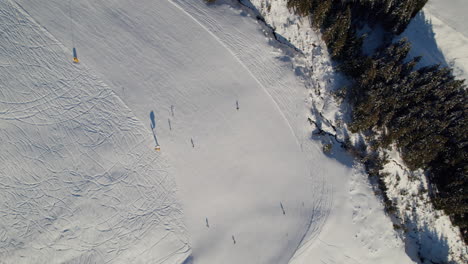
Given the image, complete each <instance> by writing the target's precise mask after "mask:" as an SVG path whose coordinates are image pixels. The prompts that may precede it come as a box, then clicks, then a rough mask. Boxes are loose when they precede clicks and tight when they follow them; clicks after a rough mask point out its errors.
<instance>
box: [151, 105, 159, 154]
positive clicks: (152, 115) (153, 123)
mask: <svg viewBox="0 0 468 264" xmlns="http://www.w3.org/2000/svg"><path fill="white" fill-rule="evenodd" d="M150 120H151V124H150V125H151V131H153V137H154V142H155V144H156V146H159V143H158V138H157V137H156V133H155V132H154V129H155V128H156V118H155V117H154V111H151V112H150Z"/></svg>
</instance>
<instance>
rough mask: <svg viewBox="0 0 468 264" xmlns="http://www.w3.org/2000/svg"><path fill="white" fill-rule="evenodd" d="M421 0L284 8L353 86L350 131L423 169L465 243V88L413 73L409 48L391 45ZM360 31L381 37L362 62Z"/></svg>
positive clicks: (438, 71) (434, 69)
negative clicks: (377, 31)
mask: <svg viewBox="0 0 468 264" xmlns="http://www.w3.org/2000/svg"><path fill="white" fill-rule="evenodd" d="M426 2H427V0H349V1H344V0H289V1H288V7H289V8H290V9H293V10H295V12H297V13H298V14H300V15H303V16H309V17H310V18H311V20H310V21H311V24H312V26H314V27H315V28H317V29H319V30H321V31H322V38H323V40H324V41H325V42H326V43H327V46H328V48H329V50H330V54H331V56H332V58H334V59H335V60H336V61H338V62H339V70H341V71H342V72H344V73H345V74H347V75H348V76H349V77H350V78H351V80H352V82H353V85H352V86H351V87H350V88H349V89H348V90H347V91H346V92H347V98H348V100H349V102H351V104H352V105H353V107H354V108H353V109H354V110H353V121H352V123H351V124H349V127H350V129H351V130H352V131H353V132H365V133H366V134H367V135H370V136H369V137H368V139H369V143H370V144H371V145H372V147H373V148H374V149H378V148H387V147H389V146H390V145H391V144H394V145H395V146H396V147H397V148H398V149H399V150H400V152H401V154H402V157H403V160H404V161H405V163H406V165H407V166H408V167H409V168H410V169H412V170H416V169H419V168H422V169H424V170H426V172H427V173H428V175H429V179H430V180H431V184H432V185H433V186H434V189H435V191H434V192H433V197H432V198H433V199H432V200H433V203H434V205H435V206H436V208H438V209H443V210H444V211H445V212H446V213H447V214H448V215H449V216H450V217H451V219H452V221H453V223H454V224H456V225H458V226H459V227H460V228H461V231H462V234H463V236H464V239H465V241H467V240H468V239H467V238H468V219H467V217H468V192H467V188H468V163H467V160H468V136H467V135H468V133H467V131H468V121H467V115H468V105H467V102H468V101H467V99H468V95H467V90H466V86H465V85H464V81H460V80H455V78H454V77H453V75H452V72H451V70H450V69H447V68H442V67H439V65H434V66H429V67H423V68H421V69H418V70H415V65H416V64H417V63H418V61H419V60H420V58H418V57H417V58H407V55H408V52H409V50H410V48H411V44H410V43H408V41H406V40H402V41H399V42H397V43H393V42H392V40H393V37H394V36H395V35H396V34H399V33H401V32H402V31H404V29H405V28H406V26H407V25H408V23H409V22H410V20H411V18H412V17H414V16H415V15H416V13H417V12H418V11H419V10H420V9H421V8H422V7H423V6H424V4H425V3H426ZM363 25H368V26H370V27H373V26H375V25H380V26H382V27H383V28H384V29H385V30H386V31H387V33H386V36H387V37H386V38H385V40H384V42H383V43H381V44H382V45H381V48H380V49H379V50H377V51H376V52H375V53H374V54H371V55H364V53H363V52H362V43H363V41H364V38H363V37H362V36H358V35H357V34H356V32H358V29H359V28H361V27H362V26H363Z"/></svg>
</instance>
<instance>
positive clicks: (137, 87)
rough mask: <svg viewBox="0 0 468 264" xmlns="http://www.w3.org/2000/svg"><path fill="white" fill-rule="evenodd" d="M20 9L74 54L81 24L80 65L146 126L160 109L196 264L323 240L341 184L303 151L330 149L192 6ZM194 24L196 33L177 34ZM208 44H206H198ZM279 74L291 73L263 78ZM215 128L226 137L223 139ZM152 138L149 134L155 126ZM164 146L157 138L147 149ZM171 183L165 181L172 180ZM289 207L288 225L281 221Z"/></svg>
mask: <svg viewBox="0 0 468 264" xmlns="http://www.w3.org/2000/svg"><path fill="white" fill-rule="evenodd" d="M17 2H18V3H21V5H22V6H23V7H24V9H26V10H28V12H30V13H31V16H33V17H35V18H36V19H38V21H39V22H40V23H41V24H43V25H44V27H45V28H47V29H48V31H49V32H51V34H53V35H54V36H55V37H56V38H57V39H59V40H60V41H61V42H62V43H65V44H66V45H69V44H68V43H67V42H69V36H70V33H69V32H68V29H67V25H68V24H70V23H68V20H69V19H71V20H72V22H71V23H72V24H73V28H74V29H76V31H74V32H73V34H74V42H75V43H76V45H77V46H78V54H79V57H80V58H81V64H80V66H81V65H87V66H89V67H90V68H92V69H94V70H96V75H97V77H94V78H95V79H96V80H97V79H102V80H103V81H104V82H105V83H106V84H108V85H109V86H110V87H111V88H112V89H113V90H114V92H115V93H117V94H118V95H119V96H120V97H121V98H122V99H123V100H124V102H125V103H126V104H127V105H128V106H129V107H130V108H131V109H132V111H133V112H134V113H135V114H136V115H137V117H138V119H139V120H141V121H143V122H145V120H148V119H147V118H148V117H147V115H148V113H149V112H150V111H153V110H154V115H155V116H156V119H157V121H156V133H157V134H158V140H159V141H160V143H161V145H162V151H163V152H165V153H168V157H169V159H170V163H171V164H172V165H174V173H175V175H176V179H177V180H178V182H179V185H180V189H181V197H182V203H183V204H184V211H185V212H186V215H185V216H186V220H185V221H186V222H187V225H188V228H189V231H190V233H191V235H192V239H191V240H192V242H191V244H192V245H193V247H194V251H193V254H194V257H193V260H194V261H197V262H198V261H200V262H201V263H220V262H223V263H247V262H255V263H271V262H272V261H273V260H274V261H275V262H278V263H283V262H287V260H288V259H289V258H290V257H291V256H292V255H293V254H294V251H295V250H296V248H297V246H298V245H299V244H300V243H301V242H302V241H304V240H306V239H308V238H309V237H310V236H311V235H312V234H311V235H308V236H307V237H306V236H305V235H304V232H305V231H306V230H313V231H314V232H313V233H314V234H316V233H318V232H319V231H320V229H321V225H323V223H324V220H325V219H326V215H327V214H328V211H329V210H328V209H329V207H330V201H331V200H330V198H331V195H330V190H329V188H330V186H328V185H327V184H326V181H324V177H325V176H326V174H327V172H326V167H327V166H330V165H327V162H326V161H325V162H323V163H321V164H315V168H314V170H312V168H311V166H310V165H306V164H307V162H306V160H305V159H304V157H303V155H304V154H303V152H301V147H302V151H304V152H307V151H308V150H309V149H308V148H311V150H312V151H313V153H317V150H320V148H319V147H318V146H315V145H310V146H309V145H307V144H305V143H304V141H307V140H308V134H307V133H306V132H305V131H299V132H301V133H303V134H302V135H301V136H298V134H297V133H298V130H297V127H294V126H293V125H291V124H292V123H291V122H292V120H299V119H303V120H306V117H305V116H304V117H297V116H294V118H295V119H290V118H291V116H288V114H291V113H288V114H285V113H284V112H282V111H280V109H281V105H280V104H278V102H277V101H276V100H271V99H269V98H268V96H269V93H268V92H267V91H266V89H265V87H264V83H265V82H263V83H262V82H261V81H259V80H258V79H256V78H255V76H254V75H253V73H252V72H251V71H249V69H248V67H246V65H244V64H243V61H242V60H239V59H238V58H237V57H235V56H233V52H232V51H231V50H229V48H228V49H226V46H225V45H223V44H222V43H221V42H219V38H217V37H216V36H215V35H213V34H212V33H211V32H209V31H207V30H206V28H203V27H202V26H201V25H198V24H197V23H195V25H191V24H193V23H191V22H188V21H187V19H186V18H184V16H185V17H187V18H189V19H190V20H191V21H192V22H193V18H190V17H189V16H187V14H186V13H184V12H182V10H180V8H176V6H174V8H176V9H177V10H178V11H176V10H175V9H174V8H170V7H169V6H168V5H173V4H172V3H171V2H167V4H165V2H151V3H150V2H141V3H138V4H133V5H130V4H128V3H125V2H124V1H119V2H113V3H109V2H108V1H102V2H99V3H93V4H91V3H84V2H83V3H81V2H70V4H71V5H73V6H68V5H67V4H65V3H63V2H53V1H52V2H49V3H48V4H47V5H46V4H45V3H42V5H39V4H38V3H31V2H26V1H17ZM110 5H111V6H110ZM130 7H131V8H130ZM70 9H71V10H73V13H71V12H70V13H69V12H68V10H70ZM150 11H153V12H156V13H157V14H158V15H155V13H151V12H150ZM177 12H179V13H177ZM77 13H78V14H79V15H76V14H77ZM68 14H70V15H71V18H70V17H69V15H68ZM136 14H138V15H136ZM231 14H232V15H234V13H231ZM184 23H185V25H188V27H187V28H184V27H176V26H177V24H184ZM156 25H157V26H156ZM165 27H167V29H165V30H164V31H161V30H158V29H162V28H165ZM171 28H172V29H171ZM203 31H204V32H205V33H206V34H205V33H203ZM236 32H237V33H240V32H239V31H236ZM255 32H257V31H255ZM237 33H236V34H237ZM116 36H118V37H116ZM241 37H250V36H244V35H241ZM211 39H213V40H215V41H213V40H211ZM191 41H192V42H191ZM201 41H202V43H203V42H206V44H204V45H201V46H200V45H199V44H196V43H200V42H201ZM189 43H190V44H189ZM193 43H194V44H195V45H193V46H191V45H192V44H193ZM223 43H224V42H223ZM246 45H250V44H249V43H246ZM218 46H223V48H219V47H218ZM187 47H193V50H190V49H187ZM206 47H209V50H206ZM200 50H201V51H200ZM203 50H205V51H203ZM191 53H193V55H192V54H191ZM211 53H213V55H212V54H211ZM104 58H105V59H104ZM257 58H258V59H260V57H257ZM250 62H254V60H251V61H250ZM80 66H79V67H80ZM238 66H241V67H240V68H239V67H238ZM250 66H252V65H250ZM259 66H261V64H259ZM270 69H274V68H273V67H272V68H270ZM289 70H290V69H287V71H288V72H289ZM205 72H206V73H205ZM254 74H257V73H254ZM274 74H278V75H279V74H282V71H277V72H276V73H272V74H270V75H268V74H267V75H262V78H263V80H266V79H268V78H270V77H272V75H274ZM218 75H219V76H218ZM181 77H182V78H181ZM294 78H295V77H294V76H293V75H292V78H290V79H289V80H292V79H294ZM280 79H281V78H278V80H280ZM154 84H156V86H155V85H154ZM289 85H290V84H283V85H282V86H281V87H280V88H285V87H288V86H289ZM262 87H263V88H262ZM187 88H190V89H187ZM233 88H234V89H233ZM304 94H305V91H304ZM272 97H273V98H274V96H272ZM303 98H304V96H303V95H300V97H296V98H294V99H295V100H296V103H295V104H292V105H290V104H289V103H287V104H286V103H284V102H283V104H284V105H283V107H284V106H286V105H287V106H293V107H298V106H299V105H300V106H304V102H303V101H301V100H303ZM236 99H237V100H238V101H239V103H240V110H237V112H236V110H234V112H230V111H229V109H233V107H230V106H228V104H229V101H230V100H232V101H231V103H232V104H233V106H234V102H235V101H236ZM297 99H299V100H297ZM173 106H175V114H172V113H171V112H172V110H174V108H173ZM304 107H305V106H304ZM278 108H279V109H278ZM94 109H95V110H96V111H97V110H100V109H97V106H94ZM168 109H171V111H169V110H168ZM296 109H297V108H294V109H292V110H291V111H295V110H296ZM281 110H282V109H281ZM97 112H99V111H97ZM285 119H286V120H287V121H286V120H285ZM160 120H170V121H169V122H168V123H170V124H171V128H170V129H168V128H167V127H166V126H164V125H160V124H161V122H159V121H160ZM135 122H136V121H135ZM302 124H303V122H302ZM90 129H91V128H90ZM291 130H292V133H291ZM109 131H112V129H110V130H109ZM212 131H219V132H218V133H216V134H215V136H214V137H213V136H211V133H212ZM221 131H224V132H221ZM226 132H228V133H227V134H226ZM220 133H223V134H226V135H223V134H220ZM141 134H142V135H148V131H147V129H146V130H145V131H141ZM298 140H299V142H298ZM190 141H191V142H192V143H193V148H192V146H191V145H189V144H190V143H189V142H190ZM239 142H241V143H242V144H239ZM152 144H153V143H151V140H150V141H149V142H148V141H145V142H144V143H142V144H141V145H142V146H143V145H146V147H148V145H149V146H151V145H152ZM149 149H152V148H149ZM226 149H229V150H230V151H229V152H230V153H225V150H226ZM146 151H148V150H146ZM266 153H269V154H268V155H265V154H266ZM319 153H320V152H319ZM319 155H320V156H322V154H319ZM321 159H323V157H321ZM167 174H168V175H167V176H166V177H165V179H167V178H168V177H169V175H170V174H171V173H170V172H168V173H167ZM218 174H221V175H223V176H224V179H221V178H219V176H218ZM220 180H221V181H222V183H221V182H220ZM201 181H204V183H205V185H204V186H200V182H201ZM259 186H262V187H261V188H262V190H261V192H259V190H258V188H259ZM292 190H294V191H292ZM223 197H224V198H223ZM239 198H242V199H239ZM300 201H303V202H302V206H301V202H300ZM279 202H282V204H283V205H284V206H285V210H286V212H287V215H286V216H285V215H283V214H280V215H276V212H277V211H278V210H279V208H276V207H277V206H278V204H279ZM174 203H175V201H174ZM280 212H281V211H280ZM311 212H312V214H311ZM205 216H206V217H207V218H209V219H210V229H209V230H206V227H205V225H204V223H203V222H202V221H203V220H204V219H205ZM198 222H200V223H201V225H200V223H198ZM211 230H212V231H211ZM207 231H208V232H207ZM231 234H232V236H233V237H234V236H235V238H236V248H233V249H231V248H230V247H227V246H226V245H225V244H224V243H225V242H223V241H225V239H226V237H227V238H231ZM163 240H167V239H163ZM184 245H185V244H184ZM228 245H229V244H228ZM231 245H232V244H231ZM252 245H256V247H257V249H256V250H255V251H252V250H251V249H252ZM184 249H186V248H184ZM128 252H132V251H130V250H129V251H128ZM184 252H185V251H184ZM240 252H242V253H240ZM246 261H247V262H246Z"/></svg>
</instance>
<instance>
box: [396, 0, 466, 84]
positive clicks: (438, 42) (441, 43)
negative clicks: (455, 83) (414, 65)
mask: <svg viewBox="0 0 468 264" xmlns="http://www.w3.org/2000/svg"><path fill="white" fill-rule="evenodd" d="M467 13H468V2H467V1H466V0H450V1H443V0H431V1H429V2H428V3H427V5H426V6H425V7H424V9H423V11H422V12H419V13H418V14H417V15H416V17H415V18H414V19H413V20H412V21H411V23H410V24H409V26H408V28H407V29H406V30H405V31H404V32H403V33H402V37H407V38H408V39H409V40H410V42H411V43H412V49H411V51H410V54H409V55H410V56H421V55H422V56H423V58H422V60H421V62H420V63H419V64H418V65H419V66H427V65H432V64H441V65H442V66H444V67H450V68H452V69H453V74H454V75H455V77H457V78H459V79H468V48H467V47H468V27H467V26H466V25H467V23H468V16H467V15H466V14H467Z"/></svg>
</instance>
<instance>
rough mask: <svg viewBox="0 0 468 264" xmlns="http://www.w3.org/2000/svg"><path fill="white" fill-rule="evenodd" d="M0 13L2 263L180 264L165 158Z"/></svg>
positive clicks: (27, 29)
mask: <svg viewBox="0 0 468 264" xmlns="http://www.w3.org/2000/svg"><path fill="white" fill-rule="evenodd" d="M0 5H1V7H2V8H1V9H0V32H2V33H1V39H0V67H1V71H0V74H1V77H0V146H1V147H2V153H1V155H0V201H1V203H0V259H1V260H0V262H1V263H95V262H99V263H109V262H112V263H131V262H132V263H135V262H136V261H144V262H152V263H163V262H165V261H166V260H171V261H175V262H181V261H183V259H184V258H186V256H187V253H188V252H189V246H188V244H187V238H186V235H185V227H184V225H183V223H182V212H181V208H180V206H179V205H178V203H177V200H176V199H175V189H176V187H175V182H174V179H173V177H172V176H170V174H171V169H170V168H169V167H168V165H167V161H166V158H164V156H158V155H156V156H155V155H154V152H153V151H152V150H151V149H148V148H147V145H148V144H152V143H151V138H150V137H149V136H148V134H147V132H146V131H145V130H144V128H143V126H142V125H141V124H140V122H139V121H138V120H137V119H136V118H135V117H134V116H133V114H132V113H131V111H130V110H129V109H128V108H127V107H126V106H125V105H124V104H123V103H122V101H120V100H119V98H118V97H116V96H115V93H114V92H113V91H112V90H111V89H110V88H109V87H107V85H106V84H105V83H103V82H102V81H101V80H100V79H99V78H97V77H96V76H94V74H93V73H92V72H91V71H90V70H89V69H87V68H86V67H85V66H84V65H83V64H80V65H76V64H71V63H70V58H69V56H68V50H67V49H65V47H64V46H63V45H62V44H61V43H60V42H58V41H57V40H56V39H54V38H53V37H52V36H51V35H50V34H49V33H48V32H47V31H45V30H44V29H43V28H42V27H41V26H40V25H38V24H37V23H35V21H33V20H32V19H31V18H30V16H29V15H28V14H27V13H26V12H25V11H23V9H22V8H20V7H18V6H17V5H16V4H14V3H12V2H10V1H7V0H2V1H1V2H0ZM150 249H151V251H152V252H151V251H149V250H150Z"/></svg>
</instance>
